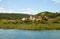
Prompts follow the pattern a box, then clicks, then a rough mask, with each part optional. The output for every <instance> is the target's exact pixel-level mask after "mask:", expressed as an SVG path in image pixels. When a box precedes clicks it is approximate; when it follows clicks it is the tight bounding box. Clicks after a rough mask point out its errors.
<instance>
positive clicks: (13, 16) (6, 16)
mask: <svg viewBox="0 0 60 39" xmlns="http://www.w3.org/2000/svg"><path fill="white" fill-rule="evenodd" d="M29 16H30V15H29V14H17V13H0V19H8V20H12V19H13V20H16V19H22V18H23V17H29Z"/></svg>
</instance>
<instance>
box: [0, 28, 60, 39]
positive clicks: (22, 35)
mask: <svg viewBox="0 0 60 39" xmlns="http://www.w3.org/2000/svg"><path fill="white" fill-rule="evenodd" d="M0 39H60V30H40V31H31V30H3V29H0Z"/></svg>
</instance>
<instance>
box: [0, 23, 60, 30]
mask: <svg viewBox="0 0 60 39" xmlns="http://www.w3.org/2000/svg"><path fill="white" fill-rule="evenodd" d="M0 29H20V30H60V24H57V23H53V24H51V23H50V24H0Z"/></svg>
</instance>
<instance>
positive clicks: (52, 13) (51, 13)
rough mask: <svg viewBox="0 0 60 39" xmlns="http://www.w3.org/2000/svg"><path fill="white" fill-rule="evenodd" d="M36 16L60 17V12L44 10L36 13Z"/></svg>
mask: <svg viewBox="0 0 60 39" xmlns="http://www.w3.org/2000/svg"><path fill="white" fill-rule="evenodd" d="M36 16H47V17H50V18H55V17H58V16H59V17H60V12H49V11H44V12H39V13H38V14H36Z"/></svg>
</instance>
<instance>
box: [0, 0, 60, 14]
mask: <svg viewBox="0 0 60 39" xmlns="http://www.w3.org/2000/svg"><path fill="white" fill-rule="evenodd" d="M41 11H52V12H59V11H60V0H0V12H20V13H28V14H36V13H38V12H41Z"/></svg>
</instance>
